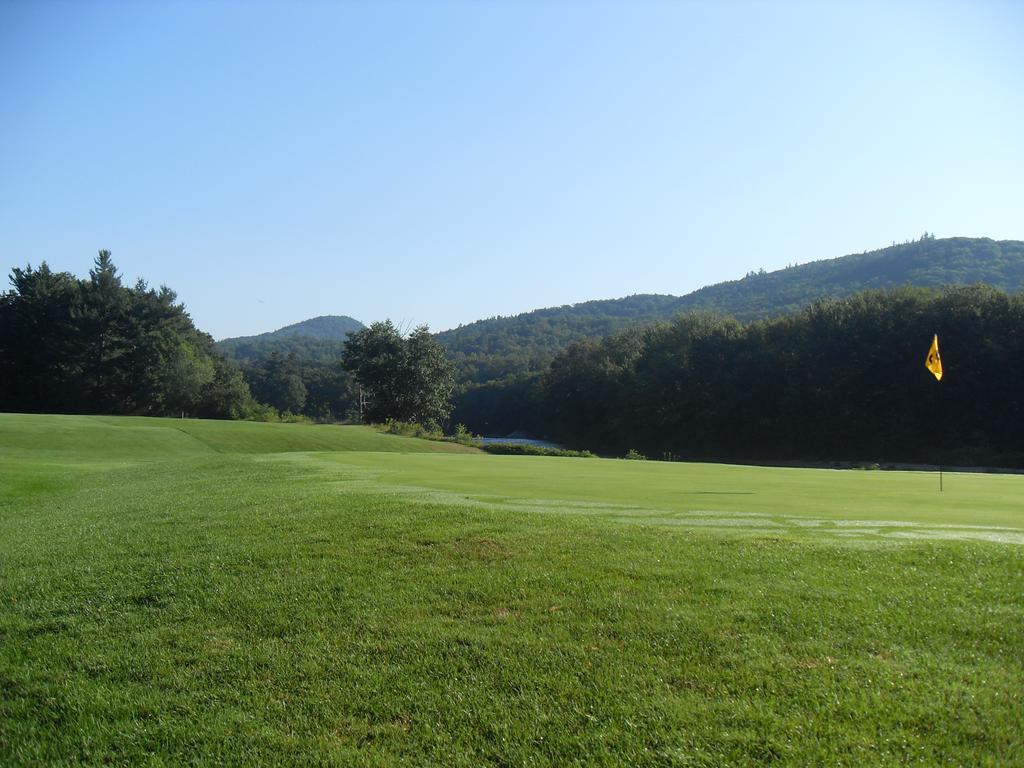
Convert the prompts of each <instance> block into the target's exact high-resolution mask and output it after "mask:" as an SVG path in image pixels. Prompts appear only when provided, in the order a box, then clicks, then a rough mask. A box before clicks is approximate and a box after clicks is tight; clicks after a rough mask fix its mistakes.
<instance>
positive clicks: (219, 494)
mask: <svg viewBox="0 0 1024 768" xmlns="http://www.w3.org/2000/svg"><path fill="white" fill-rule="evenodd" d="M1022 500H1024V476H1020V475H983V474H966V473H950V474H946V475H945V478H944V482H943V490H942V492H941V493H940V491H939V486H938V478H937V475H936V474H935V473H931V472H882V471H835V470H814V469H789V468H766V467H741V466H727V465H714V464H685V463H663V462H643V461H625V460H615V459H576V458H553V457H531V456H495V455H489V454H485V453H482V452H480V451H477V450H475V449H473V448H468V447H464V446H460V445H455V444H451V443H442V442H430V441H423V440H416V439H412V438H403V437H397V436H393V435H386V434H382V433H379V432H376V431H374V430H372V429H370V428H367V427H340V426H327V425H304V424H258V423H245V422H214V421H198V420H188V419H185V420H172V419H148V418H141V417H90V416H45V415H19V414H3V415H0V764H4V765H25V766H28V765H72V764H95V765H101V764H102V765H111V764H113V765H128V764H133V765H134V764H148V765H180V764H196V765H200V764H223V765H253V764H305V765H323V764H331V765H346V766H347V765H366V766H385V765H452V766H460V765H464V766H477V765H495V766H498V765H560V766H561V765H652V766H663V765H664V766H668V765H680V766H683V765H685V766H718V765H759V764H764V763H768V762H775V763H777V764H783V765H785V764H791V765H851V766H853V765H858V766H860V765H907V764H919V765H939V764H942V765H945V764H959V765H993V766H995V765H1012V764H1022V763H1024V695H1022V692H1024V503H1022Z"/></svg>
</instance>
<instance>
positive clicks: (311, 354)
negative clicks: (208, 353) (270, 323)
mask: <svg viewBox="0 0 1024 768" xmlns="http://www.w3.org/2000/svg"><path fill="white" fill-rule="evenodd" d="M361 328H363V324H362V323H361V322H359V321H358V320H356V319H355V318H351V317H348V316H347V315H322V316H320V317H314V318H311V319H309V320H303V321H302V322H301V323H293V324H292V325H286V326H285V327H284V328H278V329H277V330H276V331H271V332H269V333H261V334H259V335H257V336H237V337H235V338H231V339H222V340H221V341H218V342H217V343H216V345H215V346H216V348H217V350H218V351H219V352H220V353H221V354H223V355H224V356H225V357H230V358H233V359H235V360H240V361H244V360H252V359H256V358H262V357H267V356H269V355H270V354H271V353H273V352H278V353H280V354H282V355H285V356H287V355H289V354H295V355H297V356H299V357H302V358H305V359H312V360H323V359H333V358H335V357H337V355H338V354H340V352H341V348H342V346H344V343H345V337H346V336H347V334H349V333H352V332H354V331H358V330H360V329H361Z"/></svg>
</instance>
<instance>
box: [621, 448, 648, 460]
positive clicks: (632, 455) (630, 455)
mask: <svg viewBox="0 0 1024 768" xmlns="http://www.w3.org/2000/svg"><path fill="white" fill-rule="evenodd" d="M622 458H624V459H629V460H630V461H647V457H646V456H644V455H643V454H642V453H640V451H637V450H634V449H633V448H630V449H629V450H628V451H626V455H625V456H623V457H622Z"/></svg>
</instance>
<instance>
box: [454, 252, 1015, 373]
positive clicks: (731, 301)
mask: <svg viewBox="0 0 1024 768" xmlns="http://www.w3.org/2000/svg"><path fill="white" fill-rule="evenodd" d="M979 282H980V283H988V284H990V285H993V286H995V287H998V288H1001V289H1003V290H1006V291H1009V292H1011V293H1012V292H1017V291H1019V290H1021V288H1022V287H1024V242H1022V241H1020V240H1004V241H995V240H991V239H988V238H966V237H955V238H945V239H941V240H937V239H933V238H923V239H921V240H919V241H916V242H912V243H904V244H901V245H894V246H891V247H889V248H882V249H880V250H876V251H870V252H866V253H860V254H852V255H849V256H842V257H839V258H834V259H826V260H822V261H815V262H811V263H809V264H801V265H799V266H793V267H788V268H786V269H782V270H778V271H775V272H758V273H753V272H752V273H750V274H749V275H747V276H746V277H744V278H742V279H740V280H733V281H729V282H725V283H719V284H717V285H712V286H708V287H706V288H702V289H700V290H698V291H694V292H693V293H690V294H687V295H685V296H670V295H652V294H644V295H636V296H628V297H626V298H622V299H609V300H603V301H588V302H584V303H581V304H574V305H566V306H562V307H552V308H548V309H539V310H536V311H533V312H527V313H524V314H521V315H516V316H513V317H494V318H489V319H486V320H480V321H478V322H475V323H470V324H469V325H465V326H461V327H459V328H455V329H452V330H449V331H444V332H442V333H439V334H438V339H439V340H440V341H441V343H442V344H444V345H445V347H446V348H447V349H448V353H449V355H450V357H451V358H452V359H453V360H454V361H455V362H456V365H457V367H458V372H459V379H460V380H461V381H463V382H477V383H481V382H485V381H491V380H494V379H500V378H504V377H507V376H510V375H516V374H522V373H524V372H536V371H540V370H543V369H544V368H545V367H546V365H547V364H548V362H549V361H550V360H551V358H552V356H553V355H554V354H555V353H557V352H558V351H560V350H561V349H564V348H565V347H567V346H568V345H569V344H570V343H572V342H573V341H577V340H579V339H585V338H599V337H603V336H607V335H609V334H610V333H613V332H615V331H618V330H621V329H623V328H626V327H628V326H632V325H640V324H643V323H650V322H655V321H658V320H668V319H670V318H672V317H673V316H674V315H676V314H678V313H679V312H684V311H688V310H708V311H714V312H719V313H721V314H726V315H732V316H734V317H736V318H737V319H739V320H743V321H751V320H758V319H762V318H767V317H773V316H777V315H781V314H786V313H789V312H794V311H797V310H799V309H802V308H803V307H806V306H807V305H809V304H810V303H812V302H813V301H814V300H815V299H819V298H822V297H825V296H832V297H836V298H842V297H845V296H849V295H850V294H853V293H856V292H857V291H862V290H865V289H869V288H891V287H895V286H899V285H906V284H911V285H916V286H923V287H939V286H943V285H954V284H971V283H979Z"/></svg>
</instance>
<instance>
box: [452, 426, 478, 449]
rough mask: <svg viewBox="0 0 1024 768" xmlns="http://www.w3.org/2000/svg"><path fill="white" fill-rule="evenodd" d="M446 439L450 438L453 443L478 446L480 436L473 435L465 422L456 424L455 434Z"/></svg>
mask: <svg viewBox="0 0 1024 768" xmlns="http://www.w3.org/2000/svg"><path fill="white" fill-rule="evenodd" d="M446 439H448V440H450V441H451V442H453V443H458V444H459V445H470V446H473V447H474V448H479V447H480V438H479V437H477V436H476V435H474V434H473V433H472V432H470V431H469V430H468V429H466V425H465V424H456V425H455V434H453V435H452V436H451V437H449V438H446Z"/></svg>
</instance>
